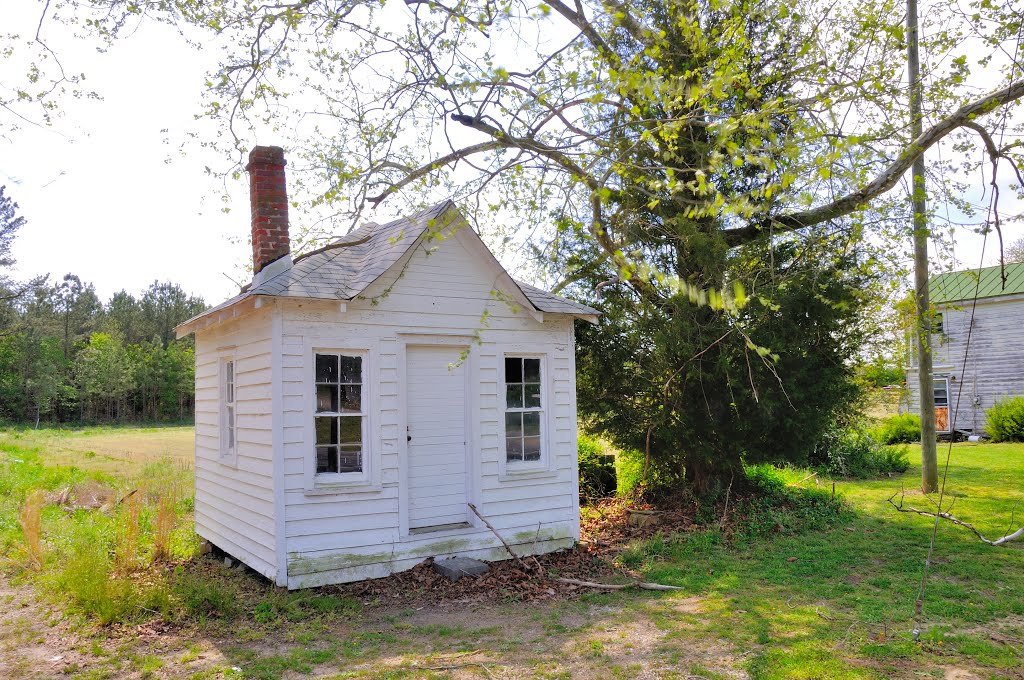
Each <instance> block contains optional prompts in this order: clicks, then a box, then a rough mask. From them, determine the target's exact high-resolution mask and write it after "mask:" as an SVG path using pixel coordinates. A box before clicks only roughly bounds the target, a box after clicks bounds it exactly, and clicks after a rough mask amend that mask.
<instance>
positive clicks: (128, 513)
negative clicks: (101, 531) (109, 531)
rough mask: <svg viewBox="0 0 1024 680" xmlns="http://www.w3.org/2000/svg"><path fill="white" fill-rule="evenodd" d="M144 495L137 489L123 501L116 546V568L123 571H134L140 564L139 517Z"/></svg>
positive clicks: (140, 529) (140, 528)
mask: <svg viewBox="0 0 1024 680" xmlns="http://www.w3.org/2000/svg"><path fill="white" fill-rule="evenodd" d="M144 495H145V494H143V493H142V492H141V491H137V492H135V493H132V494H131V495H129V496H128V497H127V498H125V499H124V500H123V502H122V503H121V522H120V526H119V527H118V532H117V543H116V544H115V546H114V569H116V570H117V571H119V572H121V573H128V572H131V571H134V570H135V569H137V568H138V566H139V535H140V533H141V531H142V527H141V525H140V523H139V517H140V515H141V514H142V499H143V496H144Z"/></svg>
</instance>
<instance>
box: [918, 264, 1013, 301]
mask: <svg viewBox="0 0 1024 680" xmlns="http://www.w3.org/2000/svg"><path fill="white" fill-rule="evenodd" d="M1002 270H1003V268H1001V267H999V266H995V267H984V268H982V269H969V270H967V271H962V272H947V273H945V274H938V275H937V276H933V277H931V278H930V279H929V280H928V295H929V297H930V298H931V302H932V304H947V303H952V302H962V301H964V300H973V299H974V298H975V291H977V298H978V299H979V300H981V299H985V298H993V297H1001V296H1003V295H1017V294H1020V293H1024V262H1014V263H1010V264H1007V265H1006V268H1005V273H1006V284H1005V285H1003V277H1002Z"/></svg>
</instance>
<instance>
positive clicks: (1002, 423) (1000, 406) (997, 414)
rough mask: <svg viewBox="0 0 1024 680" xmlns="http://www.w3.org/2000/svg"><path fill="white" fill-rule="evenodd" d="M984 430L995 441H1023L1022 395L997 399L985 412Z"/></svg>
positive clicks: (1023, 416)
mask: <svg viewBox="0 0 1024 680" xmlns="http://www.w3.org/2000/svg"><path fill="white" fill-rule="evenodd" d="M985 431H986V432H988V434H989V436H991V437H992V440H993V441H997V442H1024V397H1022V396H1017V397H1006V398H1003V399H998V400H997V401H996V403H995V405H994V406H993V407H992V408H990V409H989V410H988V411H987V412H986V414H985Z"/></svg>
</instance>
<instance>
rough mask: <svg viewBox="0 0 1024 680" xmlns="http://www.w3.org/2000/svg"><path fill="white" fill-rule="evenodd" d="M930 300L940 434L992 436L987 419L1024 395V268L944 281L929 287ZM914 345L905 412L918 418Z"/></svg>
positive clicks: (935, 278) (940, 278)
mask: <svg viewBox="0 0 1024 680" xmlns="http://www.w3.org/2000/svg"><path fill="white" fill-rule="evenodd" d="M1004 273H1005V275H1006V279H1005V281H1004V280H1003V274H1004ZM928 294H929V297H930V298H931V303H932V307H933V308H934V309H935V312H936V317H935V321H934V324H933V326H934V330H935V332H934V334H933V335H932V342H931V347H932V385H933V389H934V391H935V429H936V431H937V432H938V433H939V434H952V433H953V432H954V431H955V432H960V433H966V434H978V433H981V432H984V428H985V412H986V411H987V410H988V409H990V408H992V406H993V405H994V404H995V403H996V401H997V400H998V399H1001V398H1003V397H1012V396H1017V395H1020V394H1024V341H1022V338H1024V263H1021V262H1018V263H1012V264H1007V265H1006V267H1005V269H1003V268H1000V267H984V268H982V269H974V270H968V271H959V272H947V273H944V274H938V275H936V276H933V277H932V278H931V279H929V281H928ZM975 300H976V301H977V303H976V304H975ZM972 312H973V314H972ZM972 317H973V324H972ZM968 334H969V336H970V344H969V345H968ZM910 340H911V341H910V342H909V343H908V345H909V346H910V352H909V361H908V365H907V400H906V403H905V404H904V405H903V408H901V410H902V411H904V412H909V413H918V412H919V410H920V400H919V397H918V395H919V390H918V386H917V383H918V379H917V375H918V369H917V352H916V351H915V350H914V343H913V338H912V337H911V338H910ZM965 355H966V359H967V361H966V363H965V362H964V357H965ZM957 397H959V408H958V404H957Z"/></svg>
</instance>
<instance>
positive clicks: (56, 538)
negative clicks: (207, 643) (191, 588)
mask: <svg viewBox="0 0 1024 680" xmlns="http://www.w3.org/2000/svg"><path fill="white" fill-rule="evenodd" d="M0 452H2V454H3V457H2V458H0V554H2V555H4V558H5V559H4V562H3V566H5V567H8V568H11V567H13V568H14V569H17V570H22V571H23V573H24V574H25V575H26V576H29V577H31V578H34V579H36V580H37V581H38V584H39V586H40V587H41V588H42V589H43V590H44V591H45V592H46V593H47V594H48V595H49V596H50V597H52V598H54V599H55V600H57V601H61V602H65V603H67V605H68V606H70V607H71V608H72V609H74V610H75V611H78V612H80V613H81V614H83V615H85V616H86V617H87V618H89V619H91V620H94V621H96V622H97V623H100V624H102V625H109V624H112V623H119V622H133V621H139V620H142V619H146V618H149V617H151V616H153V615H154V614H158V615H165V616H169V615H172V614H173V613H174V612H175V611H179V610H180V609H181V605H180V604H178V600H177V598H178V597H183V596H182V594H181V593H179V592H177V591H178V590H179V587H178V586H177V585H173V586H172V583H171V582H170V581H169V580H168V578H167V576H166V574H165V573H163V572H162V570H161V571H159V572H155V573H152V574H147V577H146V578H135V575H134V574H132V573H127V572H126V571H123V570H120V569H119V567H118V561H117V551H118V550H124V549H125V548H126V547H128V548H130V553H131V554H132V555H147V554H149V548H150V545H151V544H152V542H153V530H154V527H153V516H154V514H155V511H156V510H155V506H156V505H157V502H158V500H159V498H160V496H161V495H162V494H164V493H167V492H168V490H170V489H172V488H176V487H179V486H180V485H181V483H182V469H181V468H180V466H179V467H176V466H173V465H171V464H170V463H167V462H157V463H153V464H150V465H148V466H146V467H145V468H144V469H143V470H142V472H141V473H140V477H139V479H137V480H131V481H128V480H118V479H113V478H110V477H107V476H106V475H103V474H100V473H86V472H85V471H83V470H81V469H78V468H76V467H71V466H68V465H59V466H51V465H47V464H44V462H43V460H42V458H41V455H40V454H41V452H40V451H39V450H36V449H31V448H24V447H21V446H18V445H16V444H13V443H4V444H2V445H0ZM143 487H144V488H147V489H150V490H151V491H152V493H143V492H139V495H138V496H137V498H138V500H139V504H140V506H141V513H132V512H131V511H130V510H129V507H130V503H123V504H119V505H116V506H115V507H110V505H113V501H114V500H116V499H117V498H120V497H121V496H123V495H124V494H125V492H126V489H127V488H143ZM37 489H38V490H42V491H45V492H47V496H46V498H47V501H46V505H44V507H43V511H42V516H41V518H42V539H43V546H44V555H43V557H44V559H43V564H42V565H41V568H40V570H39V571H38V573H37V572H35V571H32V570H27V569H26V566H27V559H26V557H27V556H26V552H25V548H24V543H25V541H24V537H23V536H22V528H21V526H20V523H19V522H18V514H19V510H20V508H21V506H22V504H23V503H24V502H25V499H26V497H27V496H28V494H29V493H30V492H31V491H33V490H37ZM83 489H84V490H83ZM80 493H81V494H84V498H85V499H90V498H93V497H94V496H95V494H98V493H102V495H104V496H106V497H107V499H108V500H106V501H105V504H106V505H105V507H104V508H103V509H100V508H97V507H94V506H93V505H89V504H86V505H84V506H78V505H77V504H78V494H80ZM60 497H64V498H66V499H68V502H69V503H72V505H71V506H69V507H57V506H56V505H54V504H53V503H54V499H55V498H60ZM132 522H135V523H136V524H135V525H134V526H133V525H132V524H131V523H132ZM124 536H128V537H131V538H132V540H134V541H135V544H134V545H131V546H124V545H119V542H118V538H119V537H124ZM196 545H197V542H196V540H195V534H194V533H193V532H192V528H191V526H188V527H187V528H182V529H180V530H178V531H177V532H176V535H174V536H173V537H172V546H171V550H170V552H171V557H172V559H175V560H181V559H187V558H189V557H191V556H192V555H194V554H195V550H196ZM123 566H126V567H128V568H129V569H134V568H136V567H138V568H144V567H145V565H144V564H136V563H135V562H133V563H132V564H129V565H123ZM183 592H187V589H184V590H183ZM228 599H229V600H230V599H231V598H230V597H228ZM186 609H187V607H186Z"/></svg>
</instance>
